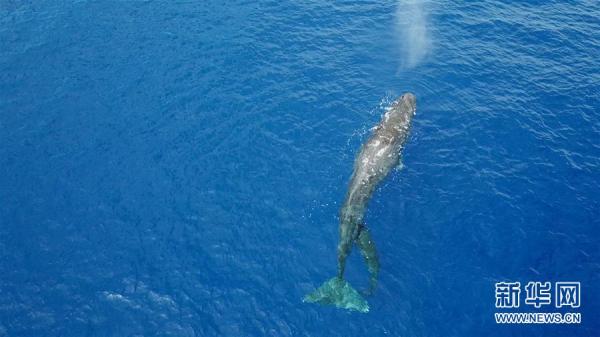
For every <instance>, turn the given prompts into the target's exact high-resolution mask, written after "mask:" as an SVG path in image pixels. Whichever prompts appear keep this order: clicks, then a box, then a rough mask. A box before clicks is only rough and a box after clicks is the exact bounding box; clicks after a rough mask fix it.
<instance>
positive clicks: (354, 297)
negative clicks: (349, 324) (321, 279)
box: [302, 277, 369, 313]
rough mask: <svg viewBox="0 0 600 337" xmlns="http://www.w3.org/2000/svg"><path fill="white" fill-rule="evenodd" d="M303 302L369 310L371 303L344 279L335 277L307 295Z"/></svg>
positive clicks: (362, 310) (361, 310) (363, 310)
mask: <svg viewBox="0 0 600 337" xmlns="http://www.w3.org/2000/svg"><path fill="white" fill-rule="evenodd" d="M302 301H303V302H309V303H319V304H323V305H334V306H336V307H338V308H342V309H347V310H355V311H359V312H363V313H365V312H369V303H367V301H366V300H365V299H364V298H363V297H362V296H361V295H360V293H359V292H358V291H356V290H355V289H354V288H352V286H351V285H350V284H349V283H348V282H346V281H345V280H344V279H342V278H339V277H334V278H332V279H330V280H329V281H327V282H325V283H323V285H322V286H320V287H319V289H317V290H315V291H314V292H312V293H310V294H308V295H306V296H305V297H304V299H303V300H302Z"/></svg>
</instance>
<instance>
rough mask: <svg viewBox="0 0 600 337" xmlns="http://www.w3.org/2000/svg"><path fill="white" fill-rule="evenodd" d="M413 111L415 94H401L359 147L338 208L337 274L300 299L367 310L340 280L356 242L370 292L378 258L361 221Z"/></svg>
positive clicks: (395, 154) (398, 153)
mask: <svg viewBox="0 0 600 337" xmlns="http://www.w3.org/2000/svg"><path fill="white" fill-rule="evenodd" d="M415 112H416V98H415V95H413V94H411V93H405V94H404V95H402V96H401V97H400V98H398V99H397V100H396V101H395V102H394V103H393V104H392V106H391V107H390V108H389V109H388V111H387V112H386V113H385V114H384V116H383V119H382V120H381V122H380V123H379V124H378V125H377V126H375V127H374V128H373V133H372V135H371V136H370V137H369V139H368V140H367V142H365V143H364V144H363V145H362V146H361V149H360V151H359V153H358V155H357V156H356V159H355V161H354V171H353V173H352V177H351V178H350V183H349V186H348V191H347V193H346V198H345V201H344V204H343V206H342V208H341V210H340V225H339V229H340V241H339V244H338V248H337V260H338V270H337V275H336V276H335V277H333V278H332V279H330V280H329V281H327V282H325V283H324V284H323V285H322V286H321V287H319V288H318V289H316V290H315V291H314V292H312V293H310V294H308V295H307V296H305V297H304V302H310V303H320V304H330V305H334V306H336V307H339V308H344V309H349V310H356V311H360V312H368V311H369V304H368V303H367V301H366V300H365V299H364V297H363V296H362V295H361V294H360V293H359V292H358V291H356V290H355V289H354V288H353V287H352V286H351V285H350V284H349V283H348V282H347V281H345V280H344V270H345V267H346V258H347V257H348V255H349V254H350V252H351V250H352V247H353V245H354V244H356V246H357V247H358V248H359V250H360V252H361V255H362V256H363V258H364V261H365V263H366V265H367V269H368V270H369V289H368V290H367V292H366V294H371V293H372V292H373V291H374V290H375V287H376V285H377V276H378V274H379V258H378V256H377V251H376V249H375V243H374V242H373V239H372V238H371V234H370V232H369V229H368V228H367V227H366V226H365V224H364V216H365V212H366V210H367V206H368V203H369V200H370V199H371V196H372V195H373V192H374V191H375V189H376V188H377V186H378V185H379V184H380V183H381V181H383V180H384V179H385V177H387V176H388V174H389V173H390V171H391V170H392V169H393V168H394V167H396V166H397V165H398V163H399V161H400V156H401V152H402V149H403V147H404V144H405V142H406V139H407V137H408V133H409V130H410V125H411V121H412V118H413V116H414V115H415Z"/></svg>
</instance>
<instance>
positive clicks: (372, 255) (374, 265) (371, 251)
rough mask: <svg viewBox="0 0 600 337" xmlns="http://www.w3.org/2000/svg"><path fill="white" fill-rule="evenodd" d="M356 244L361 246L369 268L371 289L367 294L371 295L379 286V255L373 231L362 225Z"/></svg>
mask: <svg viewBox="0 0 600 337" xmlns="http://www.w3.org/2000/svg"><path fill="white" fill-rule="evenodd" d="M356 245H357V246H358V248H360V254H361V255H362V256H363V258H364V260H365V263H366V264H367V269H368V270H369V289H368V291H367V292H366V294H367V295H371V294H372V293H373V291H375V287H377V275H379V257H378V256H377V249H376V248H375V242H374V241H373V239H372V238H371V233H370V232H369V229H368V228H367V227H365V226H364V225H363V226H361V230H360V233H359V234H358V238H357V239H356Z"/></svg>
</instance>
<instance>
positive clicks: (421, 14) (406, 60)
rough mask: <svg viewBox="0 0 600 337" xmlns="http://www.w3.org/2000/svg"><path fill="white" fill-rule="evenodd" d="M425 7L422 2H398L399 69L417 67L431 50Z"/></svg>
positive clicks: (405, 0) (416, 0)
mask: <svg viewBox="0 0 600 337" xmlns="http://www.w3.org/2000/svg"><path fill="white" fill-rule="evenodd" d="M427 26H428V24H427V5H426V4H425V2H424V1H422V0H399V1H398V5H397V8H396V30H397V34H398V44H399V47H400V49H401V50H402V54H403V57H402V61H401V63H400V67H401V68H403V69H410V68H413V67H416V66H417V65H419V64H420V63H421V62H422V61H423V60H424V59H425V58H426V57H427V55H428V54H429V52H430V50H431V45H432V44H431V40H430V36H429V32H428V29H427Z"/></svg>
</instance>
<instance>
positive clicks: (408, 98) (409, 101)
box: [398, 92, 417, 114]
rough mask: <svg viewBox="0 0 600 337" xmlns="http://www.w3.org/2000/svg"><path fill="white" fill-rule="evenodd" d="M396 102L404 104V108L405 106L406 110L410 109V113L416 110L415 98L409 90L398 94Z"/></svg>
mask: <svg viewBox="0 0 600 337" xmlns="http://www.w3.org/2000/svg"><path fill="white" fill-rule="evenodd" d="M398 103H400V104H401V105H404V106H405V108H407V111H411V112H412V114H414V113H415V112H416V110H417V98H416V97H415V95H413V94H412V93H410V92H407V93H405V94H404V95H402V96H400V98H399V99H398Z"/></svg>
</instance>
